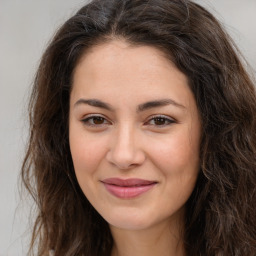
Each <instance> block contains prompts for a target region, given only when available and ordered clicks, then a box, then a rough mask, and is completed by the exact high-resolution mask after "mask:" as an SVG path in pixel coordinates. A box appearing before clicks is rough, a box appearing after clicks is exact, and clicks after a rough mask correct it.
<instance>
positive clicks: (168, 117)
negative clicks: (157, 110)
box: [145, 114, 177, 128]
mask: <svg viewBox="0 0 256 256" xmlns="http://www.w3.org/2000/svg"><path fill="white" fill-rule="evenodd" d="M155 118H163V119H165V120H166V121H168V124H163V125H151V124H148V123H149V122H150V121H151V120H153V119H155ZM173 123H177V121H176V120H175V119H174V118H172V117H170V116H166V115H162V114H156V115H152V116H150V117H149V118H148V119H147V121H146V122H145V124H147V125H151V126H156V127H158V128H161V127H166V126H169V125H172V124H173Z"/></svg>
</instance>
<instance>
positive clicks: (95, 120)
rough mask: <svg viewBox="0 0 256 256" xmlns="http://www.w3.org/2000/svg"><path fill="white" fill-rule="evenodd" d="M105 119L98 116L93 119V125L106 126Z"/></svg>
mask: <svg viewBox="0 0 256 256" xmlns="http://www.w3.org/2000/svg"><path fill="white" fill-rule="evenodd" d="M104 120H105V119H104V118H103V117H100V116H96V117H93V118H92V123H93V124H104Z"/></svg>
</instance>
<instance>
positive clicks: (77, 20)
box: [21, 0, 256, 256]
mask: <svg viewBox="0 0 256 256" xmlns="http://www.w3.org/2000/svg"><path fill="white" fill-rule="evenodd" d="M120 38H121V39H123V40H125V41H126V42H128V43H129V44H131V45H148V46H152V47H156V48H158V49H160V50H161V51H162V52H164V53H165V54H166V56H167V57H168V58H169V59H170V61H171V62H173V63H174V64H175V65H176V67H177V68H178V69H179V70H180V71H181V72H183V73H184V74H185V75H186V76H187V78H188V80H189V85H190V88H191V90H192V92H193V94H194V97H195V100H196V103H197V107H198V110H199V112H200V115H201V120H202V141H201V147H200V161H201V165H200V169H201V170H200V173H199V177H198V180H197V184H196V186H195V189H194V191H193V193H192V195H191V197H190V198H189V200H188V202H187V204H186V219H185V221H186V226H185V227H186V230H185V235H184V245H185V249H186V255H187V256H204V255H207V256H245V255H246V256H255V253H256V209H255V206H256V92H255V87H254V85H253V82H252V79H251V78H250V76H249V75H248V73H247V72H246V70H245V68H244V67H243V64H242V61H241V58H240V57H239V55H240V54H239V53H238V50H237V49H236V47H235V46H234V44H233V42H232V40H231V39H230V37H229V36H228V35H227V33H226V32H225V31H224V29H223V28H222V27H221V25H220V23H219V22H218V21H217V20H216V19H215V18H214V16H213V15H212V14H210V13H209V12H208V11H207V10H205V9H204V8H203V7H201V6H200V5H198V4H196V3H194V2H192V1H188V0H147V1H145V0H94V1H91V2H90V3H89V4H87V5H85V6H84V7H83V8H81V9H80V10H79V11H78V12H77V13H76V14H75V15H74V16H73V17H71V18H70V19H69V20H67V21H66V22H65V23H64V25H63V26H62V27H61V28H60V29H59V30H58V31H57V33H56V34H55V36H54V38H53V39H52V41H51V42H50V44H49V46H48V48H47V49H46V51H45V53H44V55H43V57H42V59H41V62H40V66H39V68H38V71H37V74H36V77H35V81H34V86H33V91H32V94H31V99H30V104H29V111H30V139H29V143H28V148H27V152H26V157H25V159H24V162H23V166H22V173H21V175H22V180H23V183H24V184H25V187H26V188H27V189H28V191H29V192H30V194H31V195H32V196H33V198H34V200H35V202H36V206H37V209H38V215H37V218H36V221H35V224H34V229H33V234H32V240H31V247H30V254H31V255H33V252H35V251H36V255H38V256H46V255H48V254H49V251H50V250H51V249H53V250H54V253H55V256H63V255H65V256H72V255H76V256H79V255H80V256H82V255H89V256H103V255H106V256H109V255H110V252H111V248H112V245H113V239H112V236H111V233H110V230H109V226H108V224H107V223H106V221H105V220H104V219H103V218H102V217H101V216H100V215H99V214H98V213H97V212H96V211H95V209H94V208H93V207H92V206H91V204H90V203H89V202H88V200H87V199H86V197H85V196H84V194H83V192H82V191H81V189H80V187H79V185H78V182H77V180H76V176H75V173H74V167H73V163H72V159H71V154H70V149H69V141H68V116H69V96H70V91H71V88H72V75H73V71H74V68H75V67H76V64H77V62H78V61H79V59H80V58H81V56H82V55H84V54H85V52H86V51H87V50H88V49H90V47H92V46H94V45H97V44H102V43H104V42H108V41H111V40H116V39H120Z"/></svg>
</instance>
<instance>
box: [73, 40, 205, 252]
mask: <svg viewBox="0 0 256 256" xmlns="http://www.w3.org/2000/svg"><path fill="white" fill-rule="evenodd" d="M89 99H94V100H95V99H96V100H98V101H101V102H104V103H105V104H107V107H108V109H106V108H105V107H106V106H103V105H102V104H101V105H99V104H96V105H97V106H95V101H94V102H93V104H92V102H88V101H85V100H89ZM163 99H164V100H165V101H164V102H165V104H163V103H162V104H158V105H157V106H152V104H151V105H150V107H145V103H147V102H152V101H159V100H160V101H161V100H163ZM166 100H168V101H169V102H168V103H166V102H167V101H166ZM174 102H175V103H174ZM143 104H144V105H143ZM92 105H94V106H92ZM148 105H149V104H148ZM139 106H140V107H139ZM142 106H144V108H143V107H142ZM159 116H160V117H159ZM69 128H70V129H69V140H70V150H71V154H72V159H73V163H74V168H75V173H76V176H77V179H78V182H79V185H80V186H81V189H82V191H83V192H84V194H85V196H86V197H87V198H88V200H89V201H90V202H91V204H92V205H93V206H94V207H95V209H96V210H97V211H98V212H99V213H100V214H101V215H102V217H103V218H104V219H105V220H106V221H107V222H108V223H109V225H110V229H111V232H112V235H113V239H114V247H113V251H112V255H115V256H117V255H118V256H124V255H125V256H136V255H149V256H150V255H185V254H184V250H183V243H182V230H183V228H184V208H185V207H184V205H185V203H186V201H187V200H188V198H189V196H190V195H191V193H192V191H193V189H194V186H195V183H196V179H197V176H198V170H199V146H200V135H201V125H200V116H199V112H198V109H197V106H196V103H195V99H194V96H193V94H192V92H191V90H190V89H189V86H188V80H187V78H186V76H185V75H184V74H183V73H181V72H180V71H179V70H178V69H177V68H176V67H175V66H174V64H173V63H172V62H170V61H169V60H168V59H167V58H166V57H165V56H164V54H163V53H162V52H161V51H159V50H158V49H155V48H153V47H150V46H131V45H129V44H128V43H127V42H125V41H121V40H113V41H111V42H108V43H104V44H102V45H98V46H94V47H93V48H91V49H90V51H87V52H86V54H85V55H84V56H83V57H82V58H81V60H80V61H79V63H78V65H77V66H76V69H75V72H74V80H73V88H72V91H71V95H70V119H69ZM112 177H118V178H122V179H128V178H140V179H144V180H151V181H155V182H157V183H156V185H155V186H154V187H153V188H152V189H150V190H149V191H147V192H146V193H144V194H141V195H139V196H138V197H135V198H131V199H120V198H117V197H115V196H113V195H112V194H110V193H109V192H108V191H107V190H106V188H105V186H104V185H103V183H102V182H101V181H102V180H104V179H106V178H112ZM135 248H136V249H135Z"/></svg>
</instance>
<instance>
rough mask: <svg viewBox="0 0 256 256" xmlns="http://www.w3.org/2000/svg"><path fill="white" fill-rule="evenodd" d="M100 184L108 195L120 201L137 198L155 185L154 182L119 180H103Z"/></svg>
mask: <svg viewBox="0 0 256 256" xmlns="http://www.w3.org/2000/svg"><path fill="white" fill-rule="evenodd" d="M102 183H103V184H104V186H105V188H106V189H107V191H108V192H109V193H110V194H112V195H114V196H116V197H118V198H122V199H129V198H135V197H138V196H140V195H141V194H143V193H145V192H147V191H149V190H150V189H152V188H153V187H154V186H155V185H156V184H157V182H156V181H149V180H142V179H126V180H123V179H119V178H110V179H105V180H103V181H102Z"/></svg>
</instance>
